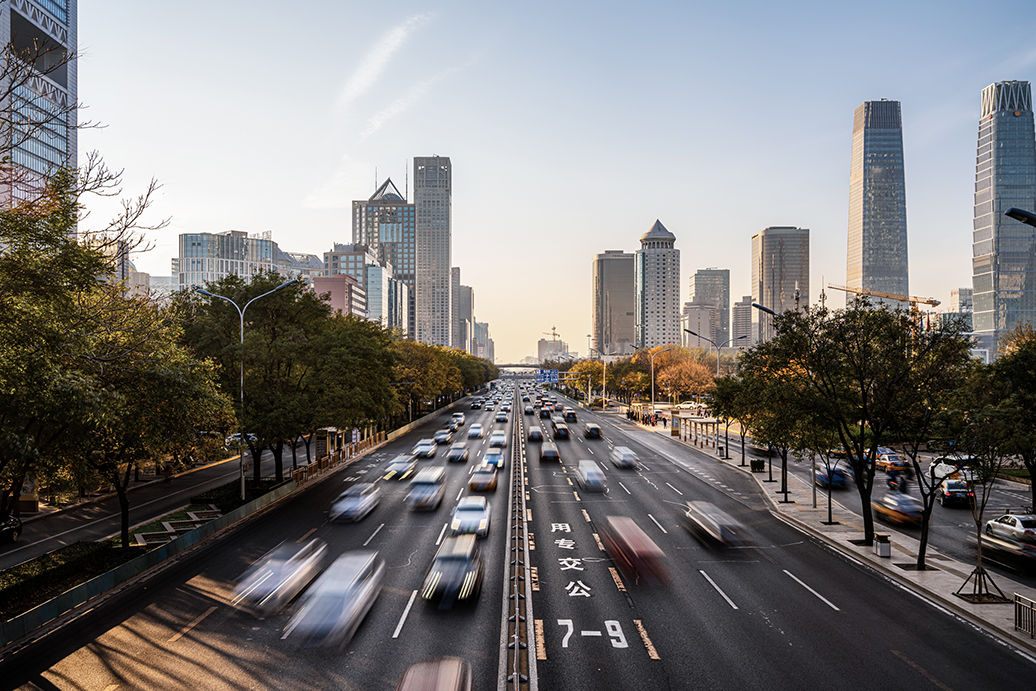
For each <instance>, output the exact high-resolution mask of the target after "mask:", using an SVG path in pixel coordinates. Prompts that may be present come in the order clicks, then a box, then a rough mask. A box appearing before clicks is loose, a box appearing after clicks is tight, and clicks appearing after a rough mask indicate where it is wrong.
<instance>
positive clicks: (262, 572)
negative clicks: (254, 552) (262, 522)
mask: <svg viewBox="0 0 1036 691" xmlns="http://www.w3.org/2000/svg"><path fill="white" fill-rule="evenodd" d="M326 558H327V545H326V544H325V543H324V541H323V540H310V541H309V542H307V543H306V544H304V545H302V544H299V543H295V542H285V543H282V544H280V545H278V546H277V547H275V548H273V549H272V550H270V551H269V552H267V553H266V554H264V555H263V556H262V557H260V558H259V559H258V560H257V561H256V562H255V563H254V564H252V566H250V567H249V568H248V570H246V571H245V572H244V573H243V574H241V576H240V577H239V578H238V580H237V585H236V586H235V587H234V596H233V600H232V602H233V604H234V605H235V606H238V607H241V608H243V609H247V610H249V611H251V612H253V613H254V614H256V615H257V616H266V615H269V614H273V613H275V612H277V611H279V610H280V609H281V608H282V607H284V606H285V605H286V604H288V603H289V602H291V600H292V599H293V598H294V597H295V596H296V595H298V594H299V593H300V592H302V589H303V588H305V587H306V586H307V585H309V582H310V581H312V580H313V579H314V578H316V576H317V574H318V573H320V570H321V569H322V568H324V561H325V560H326Z"/></svg>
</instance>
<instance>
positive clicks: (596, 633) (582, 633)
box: [579, 631, 604, 636]
mask: <svg viewBox="0 0 1036 691" xmlns="http://www.w3.org/2000/svg"><path fill="white" fill-rule="evenodd" d="M579 635H580V636H603V635H604V634H602V633H601V632H600V631H580V632H579Z"/></svg>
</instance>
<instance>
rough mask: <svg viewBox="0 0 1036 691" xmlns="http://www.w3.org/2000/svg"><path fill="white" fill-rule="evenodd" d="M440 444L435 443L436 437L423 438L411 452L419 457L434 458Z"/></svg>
mask: <svg viewBox="0 0 1036 691" xmlns="http://www.w3.org/2000/svg"><path fill="white" fill-rule="evenodd" d="M437 446H438V444H436V443H435V440H434V439H422V440H421V441H419V442H417V446H415V447H414V450H413V451H412V452H411V453H412V454H414V455H415V456H417V457H418V458H434V457H435V450H436V447H437Z"/></svg>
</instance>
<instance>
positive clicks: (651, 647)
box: [633, 619, 662, 660]
mask: <svg viewBox="0 0 1036 691" xmlns="http://www.w3.org/2000/svg"><path fill="white" fill-rule="evenodd" d="M633 624H634V625H635V626H636V627H637V631H638V632H639V633H640V640H642V641H643V642H644V647H645V648H647V654H648V657H650V658H651V659H652V660H661V659H662V658H661V657H659V655H658V651H657V650H655V644H654V643H652V642H651V639H650V638H648V634H647V629H645V628H644V624H643V622H641V620H640V619H634V620H633Z"/></svg>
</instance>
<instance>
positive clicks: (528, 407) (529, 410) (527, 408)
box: [525, 405, 534, 415]
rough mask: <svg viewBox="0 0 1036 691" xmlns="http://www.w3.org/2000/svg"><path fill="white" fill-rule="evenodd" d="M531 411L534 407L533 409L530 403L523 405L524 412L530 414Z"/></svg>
mask: <svg viewBox="0 0 1036 691" xmlns="http://www.w3.org/2000/svg"><path fill="white" fill-rule="evenodd" d="M533 412H534V409H533V407H532V406H531V405H527V406H525V414H526V415H532V414H533Z"/></svg>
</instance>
